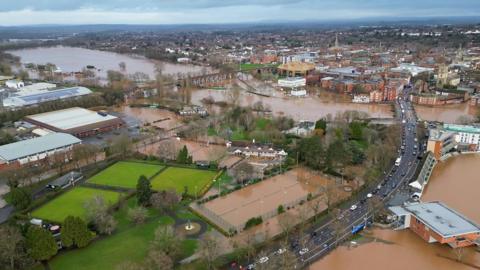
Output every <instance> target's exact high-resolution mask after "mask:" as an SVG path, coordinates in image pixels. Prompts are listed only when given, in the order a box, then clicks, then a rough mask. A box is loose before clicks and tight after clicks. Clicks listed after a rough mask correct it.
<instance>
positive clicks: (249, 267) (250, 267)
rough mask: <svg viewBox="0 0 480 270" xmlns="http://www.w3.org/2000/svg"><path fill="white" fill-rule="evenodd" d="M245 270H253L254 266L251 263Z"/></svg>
mask: <svg viewBox="0 0 480 270" xmlns="http://www.w3.org/2000/svg"><path fill="white" fill-rule="evenodd" d="M247 269H248V270H251V269H255V264H254V263H251V264H249V265H248V266H247Z"/></svg>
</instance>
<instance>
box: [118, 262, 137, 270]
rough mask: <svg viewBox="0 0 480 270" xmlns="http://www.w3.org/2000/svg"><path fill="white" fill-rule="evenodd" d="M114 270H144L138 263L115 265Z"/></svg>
mask: <svg viewBox="0 0 480 270" xmlns="http://www.w3.org/2000/svg"><path fill="white" fill-rule="evenodd" d="M115 270H144V268H143V267H142V266H141V265H140V264H138V263H134V262H131V261H125V262H122V263H120V264H119V265H117V266H116V267H115Z"/></svg>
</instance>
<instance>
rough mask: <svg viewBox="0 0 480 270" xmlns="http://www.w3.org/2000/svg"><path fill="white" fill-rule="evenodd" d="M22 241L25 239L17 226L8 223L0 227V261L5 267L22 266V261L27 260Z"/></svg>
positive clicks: (19, 267) (12, 269)
mask: <svg viewBox="0 0 480 270" xmlns="http://www.w3.org/2000/svg"><path fill="white" fill-rule="evenodd" d="M24 243H25V239H24V237H23V236H22V234H21V233H20V231H19V230H18V229H17V228H15V227H12V226H8V225H5V226H2V227H0V263H1V265H3V267H5V269H10V270H14V269H22V268H23V267H22V263H25V262H27V261H28V259H26V257H27V256H26V253H25V252H24V250H25V247H24ZM22 260H25V261H24V262H22ZM30 263H31V261H30ZM3 267H2V269H3Z"/></svg>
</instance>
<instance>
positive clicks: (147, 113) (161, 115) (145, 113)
mask: <svg viewBox="0 0 480 270" xmlns="http://www.w3.org/2000/svg"><path fill="white" fill-rule="evenodd" d="M115 112H118V113H121V114H123V115H125V116H127V117H133V118H135V119H137V120H139V121H140V122H141V123H142V124H144V125H145V124H148V125H151V126H155V127H158V128H162V129H165V130H169V129H173V128H176V127H178V126H181V125H182V121H181V119H180V117H179V116H178V115H177V114H176V113H174V112H172V111H168V110H163V109H156V108H147V107H142V108H133V107H129V106H120V107H118V108H115Z"/></svg>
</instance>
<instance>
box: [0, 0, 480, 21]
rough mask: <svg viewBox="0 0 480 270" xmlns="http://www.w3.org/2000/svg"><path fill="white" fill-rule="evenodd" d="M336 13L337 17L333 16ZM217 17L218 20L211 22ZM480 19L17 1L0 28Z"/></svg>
mask: <svg viewBox="0 0 480 270" xmlns="http://www.w3.org/2000/svg"><path fill="white" fill-rule="evenodd" d="M332 10H333V11H334V12H332ZM212 14H214V16H212ZM453 17H456V18H469V17H480V2H479V1H475V0H459V1H455V2H454V3H453V2H452V1H449V0H437V1H434V0H423V1H414V0H405V1H402V2H401V3H396V2H394V3H392V2H391V1H388V0H369V1H363V2H362V3H359V2H358V1H355V0H345V1H342V2H341V3H337V1H334V0H323V1H313V0H293V1H286V0H277V1H273V0H259V1H253V0H244V1H237V0H226V1H216V0H197V1H187V0H177V1H172V0H160V1H153V0H143V1H134V2H127V1H122V0H106V1H102V2H101V3H98V1H93V0H84V1H80V0H78V1H77V0H74V1H72V0H58V1H49V0H44V1H31V0H19V1H16V2H11V3H8V4H6V5H3V6H1V7H0V25H1V26H31V25H98V24H101V25H115V24H120V25H212V24H215V25H217V24H245V23H247V24H248V23H268V22H309V21H313V22H332V21H333V22H340V21H352V20H367V21H368V20H375V19H377V20H388V21H395V20H402V19H404V18H407V19H409V20H411V19H416V20H425V19H427V20H428V19H429V18H431V19H435V18H453Z"/></svg>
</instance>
